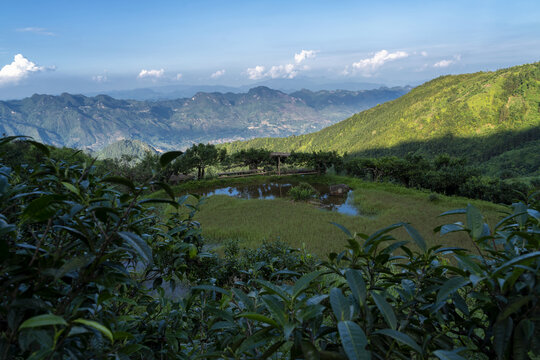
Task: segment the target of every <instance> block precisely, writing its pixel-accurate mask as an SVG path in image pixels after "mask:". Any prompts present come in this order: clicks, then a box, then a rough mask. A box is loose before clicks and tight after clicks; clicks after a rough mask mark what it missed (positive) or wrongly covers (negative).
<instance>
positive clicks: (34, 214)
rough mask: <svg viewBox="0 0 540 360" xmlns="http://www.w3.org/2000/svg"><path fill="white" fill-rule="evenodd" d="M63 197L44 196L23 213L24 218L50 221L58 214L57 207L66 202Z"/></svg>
mask: <svg viewBox="0 0 540 360" xmlns="http://www.w3.org/2000/svg"><path fill="white" fill-rule="evenodd" d="M64 199H65V198H64V196H62V195H52V194H51V195H43V196H41V197H39V198H37V199H35V200H33V201H32V202H31V203H30V204H28V206H27V207H26V208H25V209H24V211H23V214H22V216H23V218H25V219H29V220H33V221H36V222H41V221H45V220H48V219H49V218H50V217H52V216H53V215H54V214H55V213H56V209H57V208H56V207H55V205H57V204H59V203H61V202H62V201H63V200H64Z"/></svg>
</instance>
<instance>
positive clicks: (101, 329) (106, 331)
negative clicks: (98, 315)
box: [73, 319, 114, 342]
mask: <svg viewBox="0 0 540 360" xmlns="http://www.w3.org/2000/svg"><path fill="white" fill-rule="evenodd" d="M73 322H74V323H78V324H83V325H86V326H88V327H91V328H94V329H96V330H97V331H99V332H101V333H102V334H103V335H105V336H106V337H107V338H109V340H111V342H114V337H113V334H112V332H111V330H109V329H108V328H107V327H106V326H104V325H102V324H100V323H98V322H97V321H93V320H86V319H76V320H73Z"/></svg>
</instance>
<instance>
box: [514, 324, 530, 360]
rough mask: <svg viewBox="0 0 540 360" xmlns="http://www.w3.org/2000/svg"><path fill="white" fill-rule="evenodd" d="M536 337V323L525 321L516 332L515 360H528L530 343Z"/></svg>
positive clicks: (517, 327)
mask: <svg viewBox="0 0 540 360" xmlns="http://www.w3.org/2000/svg"><path fill="white" fill-rule="evenodd" d="M533 335H534V323H533V322H532V321H531V320H529V319H523V320H521V321H520V322H519V324H518V325H517V326H516V330H515V331H514V340H513V341H514V343H513V346H512V355H513V357H512V359H513V360H528V359H529V356H528V352H529V350H530V343H531V340H532V337H533Z"/></svg>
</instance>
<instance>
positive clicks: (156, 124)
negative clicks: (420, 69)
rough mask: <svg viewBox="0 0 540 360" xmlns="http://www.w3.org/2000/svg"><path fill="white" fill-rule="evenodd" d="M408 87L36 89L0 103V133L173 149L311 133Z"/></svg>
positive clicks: (76, 143)
mask: <svg viewBox="0 0 540 360" xmlns="http://www.w3.org/2000/svg"><path fill="white" fill-rule="evenodd" d="M408 90H409V88H392V89H389V88H381V89H377V90H366V91H356V92H348V91H339V92H326V93H325V92H317V93H313V92H310V91H308V90H303V91H301V92H298V93H297V94H296V96H293V95H288V94H286V93H283V92H281V91H278V90H272V89H270V88H267V87H257V88H253V89H250V90H249V91H248V92H247V93H240V94H235V93H218V92H214V93H204V92H199V93H197V94H195V95H194V96H193V97H191V98H183V99H176V100H163V101H135V100H118V99H114V98H112V97H110V96H107V95H98V96H94V97H87V96H84V95H72V94H68V93H64V94H62V95H59V96H52V95H37V94H36V95H33V96H32V97H29V98H25V99H22V100H12V101H0V133H5V134H7V135H14V134H17V135H21V134H22V135H30V136H33V137H34V138H35V139H36V140H38V141H42V142H45V143H48V144H52V145H56V146H69V147H75V148H87V149H91V150H98V149H100V148H102V147H104V146H106V145H108V144H111V143H113V142H115V141H118V140H122V139H133V140H141V141H143V142H146V143H148V144H151V145H152V146H154V147H156V148H157V149H158V150H168V149H178V148H185V147H188V146H190V145H191V144H192V143H197V142H215V143H220V142H225V141H232V140H243V139H250V138H254V137H260V136H288V135H293V134H304V133H307V132H312V131H316V130H319V129H322V128H323V127H326V126H328V125H331V124H333V123H335V122H337V121H339V120H341V119H343V118H345V117H346V116H349V115H351V114H352V113H355V112H358V111H360V110H362V109H366V108H369V107H372V106H374V105H376V104H378V103H382V102H384V101H387V100H391V99H394V98H397V97H399V96H401V95H402V94H404V93H406V92H407V91H408ZM313 99H317V100H313ZM321 99H322V100H321ZM325 99H326V100H325ZM343 99H347V100H346V101H344V100H343ZM315 103H316V104H315ZM309 104H312V105H311V106H310V105H309Z"/></svg>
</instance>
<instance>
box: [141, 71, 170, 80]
mask: <svg viewBox="0 0 540 360" xmlns="http://www.w3.org/2000/svg"><path fill="white" fill-rule="evenodd" d="M163 74H165V70H163V69H159V70H146V69H142V70H141V72H140V73H139V75H138V76H137V77H138V78H139V79H144V78H154V79H159V78H161V77H163Z"/></svg>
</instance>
